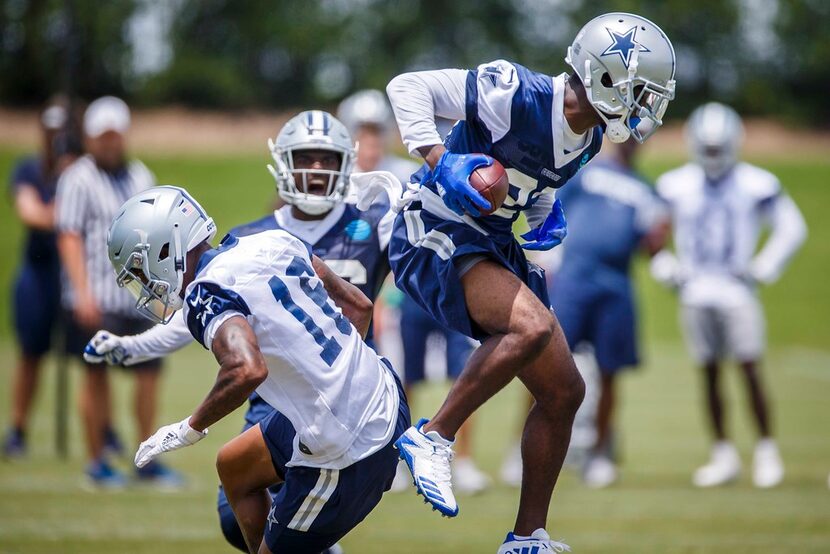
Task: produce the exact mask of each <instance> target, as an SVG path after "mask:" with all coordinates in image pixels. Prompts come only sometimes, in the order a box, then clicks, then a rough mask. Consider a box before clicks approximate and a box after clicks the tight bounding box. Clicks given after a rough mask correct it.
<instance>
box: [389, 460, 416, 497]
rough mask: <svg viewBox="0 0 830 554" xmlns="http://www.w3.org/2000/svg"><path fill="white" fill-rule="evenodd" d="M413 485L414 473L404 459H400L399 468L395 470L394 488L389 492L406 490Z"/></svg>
mask: <svg viewBox="0 0 830 554" xmlns="http://www.w3.org/2000/svg"><path fill="white" fill-rule="evenodd" d="M411 486H412V475H411V474H410V473H409V469H407V467H406V463H405V462H404V461H403V460H399V461H398V468H397V469H396V470H395V479H394V480H393V481H392V488H390V489H389V492H404V491H406V490H409V487H411Z"/></svg>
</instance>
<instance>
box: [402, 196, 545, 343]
mask: <svg viewBox="0 0 830 554" xmlns="http://www.w3.org/2000/svg"><path fill="white" fill-rule="evenodd" d="M469 255H479V256H485V257H486V258H488V259H490V260H492V261H494V262H496V263H499V264H501V265H503V266H504V267H505V268H507V269H508V271H510V272H511V273H513V274H515V275H516V276H517V277H518V278H519V279H520V280H521V281H522V282H523V283H525V284H526V285H527V286H528V287H529V288H530V290H531V291H533V293H534V294H535V295H536V296H537V297H538V298H539V300H541V301H542V304H544V305H545V306H550V301H549V300H548V289H547V284H546V282H545V272H544V270H543V269H542V268H541V267H539V266H537V265H536V264H534V263H532V262H529V261H528V259H527V258H526V257H525V253H524V250H522V247H521V246H519V243H518V242H516V239H514V238H513V235H512V233H510V231H507V232H505V233H504V234H499V235H485V234H483V233H481V232H479V231H478V230H476V229H474V228H473V227H470V226H469V225H466V224H464V223H461V222H458V221H453V220H446V219H442V218H440V217H438V216H436V215H434V214H432V213H430V212H428V211H427V210H423V209H421V203H420V202H413V203H412V204H410V205H409V207H408V208H407V209H406V210H404V211H402V212H401V213H399V214H398V216H397V217H396V218H395V226H394V228H393V230H392V240H391V242H390V243H389V262H390V264H391V266H392V273H393V274H394V275H395V284H397V285H398V288H399V289H401V290H402V291H403V292H405V293H406V294H407V295H408V296H409V297H410V298H412V300H414V301H415V302H416V303H417V304H418V305H419V306H421V307H422V308H423V309H424V310H426V311H427V312H428V313H429V314H430V315H431V316H432V317H433V318H435V319H436V320H437V321H438V323H440V324H441V325H443V326H444V327H447V328H449V329H452V330H454V331H458V332H459V333H462V334H464V335H466V336H468V337H471V338H474V339H476V340H479V341H482V340H485V339H486V338H487V337H488V336H489V335H488V334H487V333H485V332H484V330H483V329H481V328H480V327H479V326H478V325H476V323H475V322H474V321H472V320H471V319H470V315H469V313H468V312H467V303H466V301H465V300H464V289H463V288H462V286H461V276H460V275H459V274H458V270H457V268H456V263H457V261H458V260H459V259H460V258H463V257H465V256H469Z"/></svg>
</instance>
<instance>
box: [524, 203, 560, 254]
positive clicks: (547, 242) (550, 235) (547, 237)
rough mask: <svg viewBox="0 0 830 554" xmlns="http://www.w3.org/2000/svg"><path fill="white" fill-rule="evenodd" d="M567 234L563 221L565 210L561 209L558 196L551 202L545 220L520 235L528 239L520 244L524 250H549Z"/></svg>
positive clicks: (558, 243) (557, 244)
mask: <svg viewBox="0 0 830 554" xmlns="http://www.w3.org/2000/svg"><path fill="white" fill-rule="evenodd" d="M566 236H568V224H567V223H566V222H565V212H564V211H562V201H560V200H559V199H558V198H557V199H556V202H554V203H553V207H552V208H551V209H550V213H549V214H548V216H547V217H546V218H545V221H544V222H543V223H542V224H541V225H539V226H538V227H536V228H535V229H532V230H530V231H528V232H527V233H525V234H524V235H522V238H523V239H525V240H527V241H530V242H526V243H524V244H523V245H522V248H524V249H525V250H550V249H551V248H553V247H554V246H559V245H560V244H562V241H563V240H564V239H565V237H566Z"/></svg>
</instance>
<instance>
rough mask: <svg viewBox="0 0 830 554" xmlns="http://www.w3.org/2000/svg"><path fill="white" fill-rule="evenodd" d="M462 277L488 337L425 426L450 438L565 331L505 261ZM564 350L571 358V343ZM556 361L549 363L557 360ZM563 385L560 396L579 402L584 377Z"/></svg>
mask: <svg viewBox="0 0 830 554" xmlns="http://www.w3.org/2000/svg"><path fill="white" fill-rule="evenodd" d="M461 282H462V285H463V288H464V296H465V300H466V302H467V310H468V312H469V314H470V318H471V319H472V320H473V321H475V322H476V324H477V325H478V326H479V327H481V328H482V329H483V330H484V331H485V332H486V333H487V334H489V335H490V337H489V338H488V339H486V340H485V341H484V342H483V343H482V344H481V346H480V347H479V348H478V349H477V350H476V351H475V352H474V353H473V355H472V356H470V359H469V360H468V362H467V365H466V366H465V368H464V371H462V373H461V375H460V376H459V378H458V379H457V380H456V381H455V383H454V384H453V386H452V388H451V389H450V392H449V394H448V395H447V399H446V400H445V401H444V404H443V405H442V406H441V408H440V409H439V410H438V413H437V414H436V415H435V417H433V418H432V420H431V421H429V422H428V423H427V424H425V425H424V426H423V431H424V432H429V431H436V432H438V433H439V434H440V435H441V436H442V437H448V438H454V437H455V435H456V433H457V432H458V429H459V428H460V427H461V425H462V424H463V423H464V421H466V420H467V418H468V417H469V416H470V415H471V414H472V413H473V412H474V411H475V410H476V409H477V408H478V407H479V406H481V405H482V404H483V403H484V402H486V401H487V400H488V399H489V398H491V397H492V396H493V395H494V394H496V393H497V392H498V391H500V390H501V389H502V388H504V386H505V385H507V384H508V383H509V382H510V381H511V380H513V378H514V377H516V375H517V374H518V373H519V372H520V371H521V370H523V369H524V368H526V367H528V366H529V365H530V364H531V363H532V362H533V361H535V360H536V359H537V358H540V357H544V355H547V354H549V352H548V351H547V347H548V344H549V343H550V342H551V340H552V338H553V336H554V335H555V334H556V333H559V334H561V331H559V326H558V324H557V322H556V319H555V317H554V316H553V313H552V312H551V311H550V310H549V309H548V308H547V307H545V306H544V305H543V304H542V302H541V301H540V300H539V299H538V298H537V297H536V295H535V294H534V293H533V292H532V291H531V290H530V289H529V288H528V287H527V285H525V284H524V283H522V281H521V280H520V279H519V278H518V277H517V276H516V275H514V274H513V273H511V272H510V271H509V270H507V269H506V268H505V267H503V266H502V265H500V264H498V263H495V262H491V261H489V260H485V261H481V262H479V263H477V264H476V265H475V266H473V267H472V268H471V269H470V270H469V271H467V273H465V274H464V276H463V277H462V279H461ZM565 350H566V352H567V355H568V358H570V351H568V350H567V346H566V348H565ZM556 361H558V360H552V359H548V360H546V363H547V365H551V366H553V365H554V364H555V363H556ZM568 365H569V367H568V368H566V370H565V371H566V373H567V372H568V370H569V369H572V370H573V371H574V372H576V368H575V367H573V360H570V361H569V363H568ZM576 376H577V377H578V373H576ZM563 387H564V388H563V390H560V391H559V392H558V395H557V396H559V397H563V398H564V397H569V398H571V399H573V400H575V404H576V405H577V406H578V404H579V400H581V398H582V395H583V384H582V380H581V378H579V379H575V380H567V381H566V382H565V383H563ZM531 392H533V391H531ZM543 401H547V399H543Z"/></svg>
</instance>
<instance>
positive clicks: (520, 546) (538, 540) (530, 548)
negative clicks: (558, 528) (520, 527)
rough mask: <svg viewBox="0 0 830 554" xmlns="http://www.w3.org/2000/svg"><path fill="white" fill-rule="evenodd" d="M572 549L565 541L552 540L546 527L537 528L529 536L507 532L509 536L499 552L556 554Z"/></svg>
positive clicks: (507, 553) (503, 553) (508, 553)
mask: <svg viewBox="0 0 830 554" xmlns="http://www.w3.org/2000/svg"><path fill="white" fill-rule="evenodd" d="M570 551H571V547H570V546H568V545H567V544H565V543H564V542H556V541H554V540H551V538H550V535H548V533H547V531H545V530H544V529H536V530H535V531H534V532H533V534H532V535H530V536H529V537H517V536H516V535H514V534H513V533H507V538H506V539H504V544H502V545H501V547H500V548H499V551H498V552H497V554H555V553H559V552H570Z"/></svg>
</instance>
